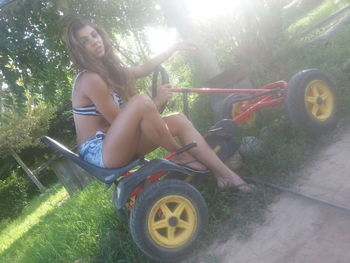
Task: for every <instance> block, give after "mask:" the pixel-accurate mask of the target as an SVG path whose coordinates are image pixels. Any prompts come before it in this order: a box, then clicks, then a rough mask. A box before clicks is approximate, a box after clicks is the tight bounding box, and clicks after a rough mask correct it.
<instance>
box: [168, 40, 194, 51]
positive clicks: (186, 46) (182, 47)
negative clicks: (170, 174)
mask: <svg viewBox="0 0 350 263" xmlns="http://www.w3.org/2000/svg"><path fill="white" fill-rule="evenodd" d="M171 50H172V52H175V51H195V50H198V46H197V45H196V44H195V43H194V42H192V41H188V40H187V41H182V42H179V43H176V44H175V45H174V46H172V48H171Z"/></svg>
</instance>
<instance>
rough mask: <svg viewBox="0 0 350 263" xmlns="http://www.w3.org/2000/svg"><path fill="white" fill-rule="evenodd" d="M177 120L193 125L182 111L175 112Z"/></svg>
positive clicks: (183, 123)
mask: <svg viewBox="0 0 350 263" xmlns="http://www.w3.org/2000/svg"><path fill="white" fill-rule="evenodd" d="M173 116H174V118H175V119H176V121H177V122H178V123H180V124H182V125H187V126H193V125H192V122H191V121H190V120H189V119H188V118H187V116H186V115H185V114H183V113H181V112H178V113H175V114H173Z"/></svg>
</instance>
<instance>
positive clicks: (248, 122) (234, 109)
mask: <svg viewBox="0 0 350 263" xmlns="http://www.w3.org/2000/svg"><path fill="white" fill-rule="evenodd" d="M247 96H249V94H247V93H239V94H231V95H230V96H228V97H226V98H225V99H224V100H223V106H222V118H223V119H234V118H236V117H237V116H238V115H240V114H241V113H242V112H243V111H244V110H243V108H242V107H243V105H244V104H245V103H247V101H237V100H239V99H242V98H246V97H247ZM235 101H237V102H235ZM255 121H256V113H255V112H253V113H252V114H251V115H250V116H248V117H247V118H245V119H244V120H242V121H240V122H239V123H238V125H239V126H240V127H242V128H249V127H251V126H253V125H254V123H255Z"/></svg>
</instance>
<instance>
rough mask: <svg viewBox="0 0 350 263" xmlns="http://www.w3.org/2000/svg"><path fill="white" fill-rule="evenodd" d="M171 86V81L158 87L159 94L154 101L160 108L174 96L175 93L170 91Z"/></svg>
mask: <svg viewBox="0 0 350 263" xmlns="http://www.w3.org/2000/svg"><path fill="white" fill-rule="evenodd" d="M170 88H171V85H170V84H169V83H167V84H162V85H159V86H158V87H157V95H156V97H154V98H153V101H154V104H156V106H157V108H158V109H161V108H162V106H163V105H165V104H166V102H167V101H168V100H169V99H170V98H171V97H172V95H173V94H172V93H171V92H170V91H169V89H170Z"/></svg>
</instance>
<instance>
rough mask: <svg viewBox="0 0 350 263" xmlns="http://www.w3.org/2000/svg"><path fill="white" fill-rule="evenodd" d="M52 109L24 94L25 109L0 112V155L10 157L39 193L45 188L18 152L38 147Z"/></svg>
mask: <svg viewBox="0 0 350 263" xmlns="http://www.w3.org/2000/svg"><path fill="white" fill-rule="evenodd" d="M53 116H54V115H53V107H48V106H46V105H45V104H44V103H42V102H40V101H35V99H34V98H33V96H31V95H30V94H29V93H28V92H27V93H26V107H25V108H22V110H21V111H18V109H16V108H5V109H4V110H3V111H2V112H0V153H1V156H4V154H9V155H11V156H12V157H13V158H14V159H15V160H16V161H17V162H18V164H19V165H20V166H21V167H22V168H23V170H24V171H25V172H26V174H27V175H28V177H29V178H30V180H32V181H33V183H34V184H35V185H36V186H37V187H38V188H39V190H40V191H41V192H43V191H44V190H45V187H44V186H43V185H42V184H41V183H40V181H39V180H38V179H37V178H36V177H35V175H34V174H33V173H32V172H31V170H30V169H29V168H28V167H27V166H26V164H25V163H24V162H23V161H22V159H21V158H20V156H19V155H18V152H20V151H21V150H23V149H24V148H26V147H29V146H38V145H39V138H40V137H41V136H42V135H44V134H45V133H46V131H47V129H48V127H49V121H50V119H51V118H53Z"/></svg>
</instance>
